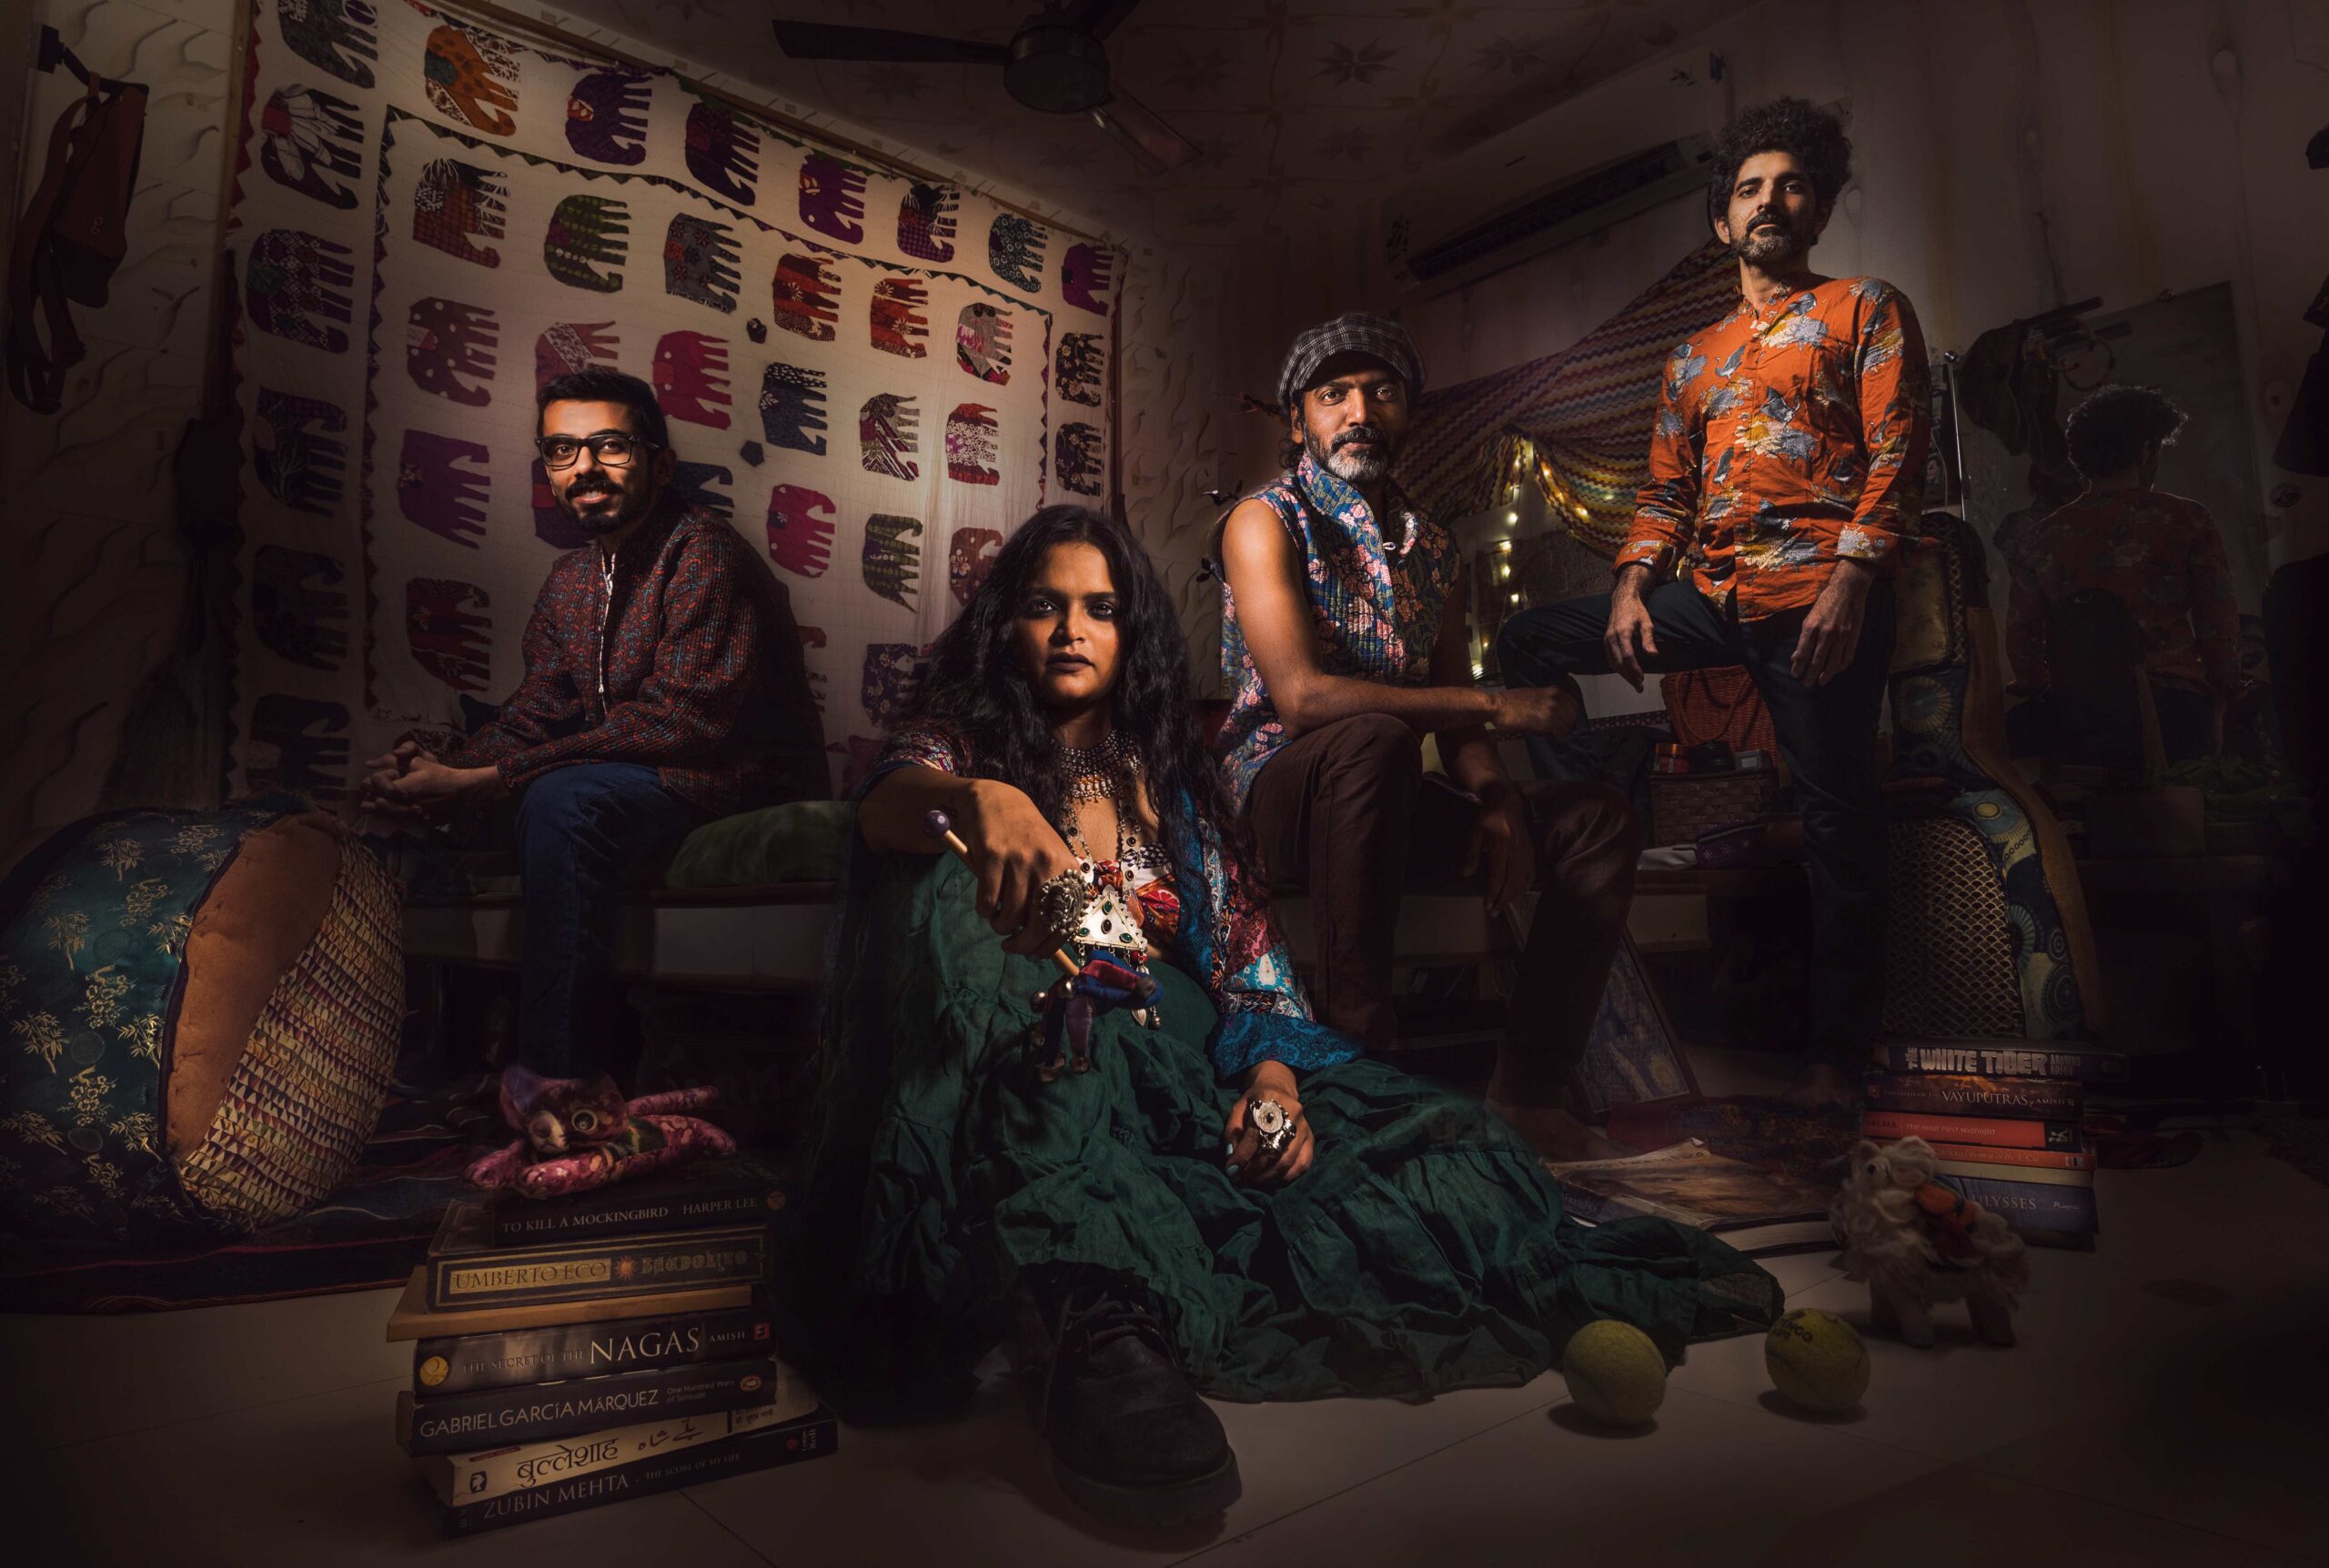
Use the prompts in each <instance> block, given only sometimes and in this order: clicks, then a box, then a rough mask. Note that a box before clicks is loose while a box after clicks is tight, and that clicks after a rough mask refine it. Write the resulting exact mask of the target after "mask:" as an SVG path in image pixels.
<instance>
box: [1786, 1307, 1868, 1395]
mask: <svg viewBox="0 0 2329 1568" xmlns="http://www.w3.org/2000/svg"><path fill="white" fill-rule="evenodd" d="M1763 1366H1764V1368H1765V1370H1767V1371H1768V1372H1769V1373H1770V1374H1771V1384H1772V1386H1773V1387H1775V1388H1777V1389H1778V1390H1779V1391H1780V1394H1781V1395H1782V1396H1783V1397H1785V1398H1786V1400H1787V1401H1788V1402H1790V1404H1794V1405H1799V1406H1800V1407H1801V1408H1803V1409H1805V1410H1808V1411H1811V1412H1814V1413H1816V1414H1820V1415H1841V1414H1843V1413H1844V1412H1846V1411H1849V1410H1850V1409H1851V1408H1852V1407H1853V1406H1855V1405H1857V1404H1858V1403H1860V1395H1862V1394H1864V1393H1866V1392H1868V1347H1867V1346H1866V1345H1864V1344H1862V1343H1860V1335H1858V1334H1856V1333H1854V1332H1852V1326H1851V1324H1850V1323H1848V1322H1844V1320H1843V1319H1841V1318H1840V1317H1837V1316H1835V1315H1834V1314H1833V1313H1831V1312H1814V1311H1812V1310H1811V1309H1810V1308H1809V1307H1798V1308H1796V1309H1795V1310H1794V1311H1793V1312H1787V1313H1785V1314H1783V1315H1782V1316H1781V1317H1780V1321H1779V1322H1775V1323H1773V1324H1772V1325H1771V1332H1769V1334H1767V1335H1765V1336H1764V1338H1763Z"/></svg>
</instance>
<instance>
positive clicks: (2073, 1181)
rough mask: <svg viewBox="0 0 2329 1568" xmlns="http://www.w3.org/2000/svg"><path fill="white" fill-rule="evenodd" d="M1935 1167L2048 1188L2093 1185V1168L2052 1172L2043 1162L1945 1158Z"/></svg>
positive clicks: (1946, 1173)
mask: <svg viewBox="0 0 2329 1568" xmlns="http://www.w3.org/2000/svg"><path fill="white" fill-rule="evenodd" d="M1933 1169H1934V1170H1935V1171H1937V1172H1939V1173H1940V1174H1941V1175H1943V1176H1971V1177H1973V1178H1974V1179H1975V1180H1977V1181H2031V1182H2036V1183H2039V1184H2042V1185H2044V1186H2048V1187H2092V1186H2093V1185H2094V1172H2093V1171H2050V1170H2048V1169H2047V1168H2046V1167H2044V1166H2042V1165H1999V1164H1995V1163H1993V1162H1991V1161H1978V1160H1976V1161H1967V1160H1941V1161H1935V1162H1934V1166H1933Z"/></svg>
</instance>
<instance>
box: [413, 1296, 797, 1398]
mask: <svg viewBox="0 0 2329 1568" xmlns="http://www.w3.org/2000/svg"><path fill="white" fill-rule="evenodd" d="M771 1332H772V1329H771V1323H770V1321H769V1314H768V1310H767V1309H766V1308H765V1307H746V1308H743V1309H741V1311H733V1312H680V1313H675V1314H672V1315H670V1316H665V1317H653V1318H627V1319H619V1320H617V1321H615V1322H601V1323H569V1324H566V1325H565V1326H563V1327H560V1328H547V1329H510V1330H508V1331H506V1332H501V1333H498V1334H459V1335H440V1336H439V1337H437V1338H433V1339H425V1340H422V1341H421V1342H419V1343H418V1344H417V1345H415V1346H414V1347H413V1352H412V1392H415V1393H417V1394H418V1395H419V1396H420V1397H421V1398H423V1399H428V1398H432V1397H434V1396H436V1395H438V1394H448V1393H466V1392H469V1390H471V1389H480V1388H508V1387H509V1386H510V1385H512V1384H514V1383H528V1382H560V1381H561V1380H563V1379H566V1378H576V1377H602V1376H604V1375H606V1374H607V1373H609V1372H645V1371H648V1370H650V1369H652V1368H656V1367H671V1366H689V1365H692V1364H694V1363H696V1362H715V1361H720V1360H722V1359H724V1358H726V1357H729V1356H746V1355H757V1354H761V1353H764V1352H766V1351H767V1350H768V1348H769V1346H770V1345H771V1343H773V1340H772V1339H771Z"/></svg>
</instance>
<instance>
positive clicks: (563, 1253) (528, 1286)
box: [428, 1225, 769, 1312]
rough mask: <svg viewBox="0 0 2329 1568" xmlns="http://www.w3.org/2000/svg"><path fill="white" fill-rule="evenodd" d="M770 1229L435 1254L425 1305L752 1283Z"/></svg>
mask: <svg viewBox="0 0 2329 1568" xmlns="http://www.w3.org/2000/svg"><path fill="white" fill-rule="evenodd" d="M768 1244H769V1232H768V1227H766V1226H764V1225H751V1226H743V1227H735V1228H731V1229H728V1230H724V1231H695V1232H693V1233H691V1234H681V1235H677V1236H633V1237H629V1238H626V1239H623V1240H620V1241H582V1242H572V1243H568V1244H566V1245H562V1246H553V1247H529V1248H525V1249H523V1250H520V1251H496V1252H461V1253H453V1254H449V1255H440V1256H436V1257H431V1258H430V1259H429V1260H428V1305H429V1308H430V1309H431V1310H432V1311H435V1312H459V1311H463V1310H466V1309H468V1308H471V1307H496V1306H512V1305H518V1304H521V1303H532V1302H588V1301H593V1300H596V1299H599V1298H600V1297H605V1296H642V1295H653V1294H657V1293H659V1292H667V1291H692V1290H700V1289H702V1288H703V1287H705V1286H707V1285H743V1284H757V1283H759V1282H761V1280H763V1279H765V1278H767V1276H768Z"/></svg>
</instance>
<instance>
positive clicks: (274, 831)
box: [0, 807, 403, 1242]
mask: <svg viewBox="0 0 2329 1568" xmlns="http://www.w3.org/2000/svg"><path fill="white" fill-rule="evenodd" d="M402 1010H403V954H402V947H401V940H400V936H399V931H398V910H397V897H396V890H395V888H394V886H393V884H391V882H390V881H389V879H388V875H387V873H386V872H385V871H384V870H383V869H382V868H381V866H380V864H379V862H378V859H375V858H374V857H373V856H372V855H371V853H370V852H369V851H368V850H367V849H364V848H363V847H362V846H361V845H360V844H358V843H357V842H356V841H355V840H353V839H349V838H348V837H347V835H346V832H345V830H344V829H342V828H341V826H340V824H339V823H338V820H337V819H333V818H331V817H329V816H328V815H326V814H324V813H321V812H290V811H286V810H283V809H270V808H267V807H248V808H239V809H230V810H226V811H216V812H193V811H129V812H124V813H119V814H116V815H112V816H107V817H100V818H93V819H88V820H86V821H83V822H79V823H76V824H74V825H73V826H72V827H69V828H66V829H63V830H62V831H60V832H59V833H57V834H56V835H55V837H53V838H52V839H49V840H48V842H47V843H45V844H44V845H42V846H41V847H40V848H39V849H36V850H35V851H34V852H33V853H32V854H31V855H30V856H28V857H27V858H26V859H25V861H24V862H23V863H22V864H21V865H20V866H19V867H18V868H17V869H16V870H15V871H14V872H13V873H11V874H10V876H9V878H8V880H7V882H6V884H5V887H0V1226H4V1227H5V1229H6V1230H8V1231H13V1232H15V1233H16V1234H19V1235H24V1236H32V1237H39V1238H42V1239H45V1240H53V1241H187V1242H196V1241H217V1240H224V1239H231V1238H233V1237H237V1236H241V1235H246V1234H248V1233H249V1232H251V1231H255V1230H257V1229H259V1228H260V1227H262V1226H265V1225H268V1224H272V1223H274V1222H276V1221H280V1220H284V1219H287V1218H289V1217H290V1216H292V1215H294V1214H297V1213H298V1212H300V1211H302V1210H305V1209H307V1208H309V1207H311V1206H313V1205H314V1204H315V1203H317V1202H318V1201H320V1200H321V1199H322V1198H323V1197H324V1196H325V1195H326V1194H327V1193H328V1192H329V1191H331V1190H332V1188H333V1187H334V1186H335V1185H337V1184H338V1181H339V1180H340V1178H341V1177H342V1176H344V1175H345V1174H346V1173H347V1171H348V1168H349V1167H350V1165H352V1164H353V1163H354V1161H355V1159H356V1157H357V1154H358V1151H360V1150H361V1148H362V1147H363V1143H364V1140H365V1138H366V1137H367V1136H368V1135H369V1133H370V1131H371V1129H372V1124H373V1121H375V1120H376V1119H377V1118H378V1114H379V1110H380V1106H381V1104H382V1103H383V1101H385V1099H386V1097H387V1091H388V1080H389V1075H390V1073H391V1070H393V1068H394V1065H395V1060H396V1050H397V1039H398V1023H399V1020H400V1017H401V1013H402Z"/></svg>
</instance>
